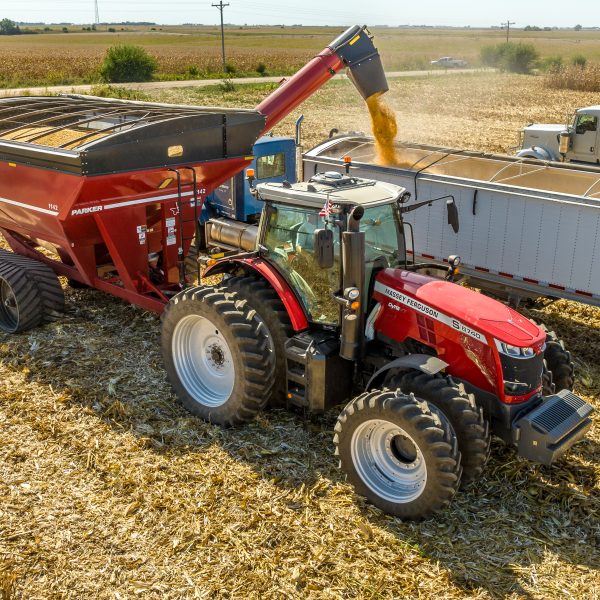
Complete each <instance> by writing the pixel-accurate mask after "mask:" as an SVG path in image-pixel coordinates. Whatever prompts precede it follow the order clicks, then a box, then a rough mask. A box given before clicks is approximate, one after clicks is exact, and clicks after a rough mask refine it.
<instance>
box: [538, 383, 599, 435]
mask: <svg viewBox="0 0 600 600" xmlns="http://www.w3.org/2000/svg"><path fill="white" fill-rule="evenodd" d="M562 394H564V395H562ZM562 394H561V396H554V397H553V398H552V400H550V401H549V402H546V403H545V404H543V405H542V407H541V410H539V412H538V414H536V415H535V417H534V418H533V419H532V420H531V424H532V426H533V427H534V428H535V429H536V430H537V431H539V432H540V433H549V432H550V431H552V430H554V429H556V428H557V427H558V426H559V425H561V426H562V428H564V429H566V430H567V431H568V430H569V429H570V426H571V422H572V423H573V424H575V423H577V422H578V421H579V420H580V419H581V418H582V417H587V416H588V415H589V413H590V412H591V410H590V406H589V404H587V402H584V401H583V400H582V399H581V398H578V397H577V396H576V395H575V394H573V393H572V392H567V391H563V392H562ZM536 412H537V411H536Z"/></svg>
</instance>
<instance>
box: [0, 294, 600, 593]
mask: <svg viewBox="0 0 600 600" xmlns="http://www.w3.org/2000/svg"><path fill="white" fill-rule="evenodd" d="M69 296H70V298H69V307H70V308H69V312H68V313H67V315H66V316H65V319H64V320H63V321H61V322H59V323H55V324H51V325H49V326H47V327H45V328H41V329H38V330H35V331H33V332H31V333H29V334H23V335H19V336H14V337H9V336H4V335H1V336H0V363H1V364H2V365H3V367H4V368H5V369H9V371H12V372H13V373H15V374H16V375H22V374H23V372H24V370H25V374H26V377H27V380H28V381H31V382H35V383H38V384H40V385H43V386H51V388H52V390H53V391H54V392H60V393H63V394H64V396H65V398H67V400H66V401H65V405H66V406H69V405H74V406H83V407H86V408H87V409H89V410H90V411H93V412H94V413H95V414H96V415H97V418H98V419H99V420H102V421H103V422H105V423H106V424H108V425H110V427H111V428H112V429H113V430H114V431H116V432H117V433H122V434H133V435H134V436H136V437H138V438H139V439H140V440H142V441H143V445H142V447H144V448H148V449H151V451H152V452H154V453H157V454H160V455H162V456H167V457H168V458H169V459H170V460H176V459H177V458H181V457H184V458H185V457H191V456H193V455H194V456H195V455H198V454H200V455H201V454H204V453H206V452H208V451H209V449H211V448H213V447H214V445H215V444H217V445H218V446H219V447H220V448H222V449H223V450H224V451H226V452H227V453H228V454H229V455H230V456H231V457H232V458H233V459H235V461H239V462H241V463H243V464H246V465H248V466H250V467H251V469H252V470H253V471H254V472H255V473H256V474H257V475H258V476H259V477H260V478H263V479H265V480H268V481H270V482H272V483H273V484H275V485H276V486H277V488H278V489H280V490H281V492H282V494H290V497H294V498H295V499H292V500H290V502H289V506H290V507H292V508H295V507H296V505H297V504H298V500H297V494H296V492H297V491H298V489H299V488H301V487H302V486H304V488H305V489H309V488H313V487H314V486H315V484H316V483H317V482H322V481H323V480H325V482H326V483H325V484H324V485H323V484H320V488H319V490H317V491H316V492H315V494H316V495H317V496H318V495H320V496H323V497H325V496H327V495H328V494H330V493H331V490H332V489H337V488H338V487H340V486H341V487H342V489H343V490H345V487H344V482H343V475H342V474H341V473H340V472H338V471H337V469H336V468H335V462H334V457H333V456H332V442H331V437H332V429H333V424H334V422H335V418H336V413H335V412H331V413H329V414H328V415H326V416H325V417H324V418H322V419H320V420H315V419H309V418H306V417H305V416H303V415H298V414H291V413H288V412H286V411H280V410H277V411H269V412H267V413H265V414H264V415H262V416H261V417H260V418H259V419H258V420H257V421H256V422H255V423H251V424H249V425H247V426H245V427H243V428H240V429H236V430H224V429H221V428H219V427H215V426H212V425H210V424H206V423H203V422H201V421H199V420H197V419H195V418H192V417H189V415H187V413H185V411H184V410H183V409H181V408H180V407H179V406H177V405H176V404H175V403H174V401H173V400H174V398H173V395H172V392H171V391H170V388H169V386H168V384H167V383H166V381H165V377H164V372H163V370H162V364H161V358H160V356H159V352H158V347H159V346H158V341H159V323H158V320H157V318H156V317H155V316H153V315H149V314H147V313H143V312H141V311H139V310H138V309H135V308H133V307H131V306H129V305H126V304H124V303H121V302H119V301H115V300H114V299H111V298H108V297H107V296H103V295H102V294H100V293H97V292H94V291H91V290H85V291H77V292H70V293H69ZM75 303H76V306H75ZM595 335H597V334H595ZM15 393H16V392H15ZM3 395H4V394H3ZM15 398H16V396H15ZM11 400H12V395H11V393H7V394H6V397H5V398H4V399H3V402H5V403H6V402H11ZM59 410H60V409H59ZM596 427H597V426H596ZM61 443H63V442H61ZM64 443H65V444H68V443H72V442H70V441H69V440H65V441H64ZM599 459H600V447H599V445H598V443H597V441H595V439H587V440H585V441H584V442H582V443H580V444H579V445H578V446H577V447H576V448H575V449H574V451H573V452H572V453H570V454H569V455H568V456H567V457H566V458H565V459H563V460H562V461H561V462H560V463H559V464H558V465H557V466H555V467H553V468H545V467H539V466H535V465H531V464H529V463H527V462H525V461H522V460H520V459H519V458H517V457H516V455H515V452H514V451H513V449H511V448H508V447H506V446H504V445H503V444H501V443H500V442H499V441H495V442H494V444H493V450H492V459H491V460H490V463H489V465H488V468H487V470H486V473H485V475H484V477H482V478H481V480H480V481H478V482H476V483H474V484H472V485H471V486H469V487H468V488H467V489H465V490H463V491H461V492H460V493H459V494H458V495H457V497H456V498H455V500H454V501H453V503H452V505H451V506H450V508H449V509H448V510H447V511H446V512H444V513H442V514H440V515H437V516H436V517H435V518H433V519H430V520H428V521H425V522H422V523H402V522H401V521H399V520H398V519H394V518H391V517H389V516H386V515H384V514H382V513H381V512H380V511H379V510H377V509H375V508H373V507H371V506H369V505H368V504H367V503H366V502H365V501H364V500H362V499H360V498H356V497H355V498H354V499H355V502H356V503H357V505H358V506H359V508H360V513H359V516H361V514H362V517H363V519H362V520H363V521H364V522H366V523H367V525H366V527H368V528H369V529H370V530H371V531H372V532H373V531H376V530H377V529H381V530H383V531H385V532H388V533H391V534H393V535H394V536H395V537H396V538H398V539H400V540H402V541H403V542H405V543H406V544H409V545H410V546H411V547H413V548H416V549H417V550H418V552H419V553H421V554H422V555H424V556H426V557H427V558H428V559H429V560H430V561H431V563H432V565H435V564H439V565H440V566H441V568H443V569H446V570H447V571H448V572H449V573H450V576H451V578H452V580H453V581H454V582H455V583H456V584H457V585H458V586H460V588H461V589H462V590H464V592H465V593H467V592H468V593H476V591H477V590H481V589H483V590H486V591H487V592H488V593H489V594H490V595H492V596H493V597H499V598H501V597H505V596H508V595H510V594H517V595H519V596H522V597H539V595H540V594H538V593H533V594H532V592H531V590H532V589H536V582H535V579H532V577H535V575H532V573H535V571H536V569H534V568H532V567H533V566H536V565H537V566H539V565H542V563H543V562H544V560H545V559H546V558H547V555H548V553H551V554H553V555H554V556H555V557H556V559H557V560H558V561H559V562H561V563H562V562H564V563H567V564H569V565H576V566H580V567H583V568H585V569H598V568H600V562H599V561H598V556H597V554H595V551H594V548H598V546H599V545H600V533H599V530H598V527H597V515H598V514H599V512H600V499H599V498H598V476H597V470H596V469H597V467H596V466H595V465H597V464H598V460H599ZM188 484H189V485H194V477H193V476H190V478H189V481H188ZM344 493H346V494H347V497H351V496H350V492H349V491H345V492H344ZM299 506H301V507H304V508H306V504H305V503H304V504H303V501H300V504H299ZM364 526H365V525H362V527H364ZM432 568H433V567H432ZM538 576H539V575H538ZM548 576H550V575H548ZM542 595H543V594H542Z"/></svg>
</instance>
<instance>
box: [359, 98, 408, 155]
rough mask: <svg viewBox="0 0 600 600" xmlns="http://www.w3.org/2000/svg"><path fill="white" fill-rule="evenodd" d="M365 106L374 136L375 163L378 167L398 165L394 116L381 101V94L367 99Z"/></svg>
mask: <svg viewBox="0 0 600 600" xmlns="http://www.w3.org/2000/svg"><path fill="white" fill-rule="evenodd" d="M367 106H368V107H369V113H370V114H371V128H372V130H373V135H374V136H375V149H376V151H377V156H376V159H375V160H376V162H377V164H379V165H384V166H388V167H390V166H395V165H398V164H400V158H399V156H398V153H397V150H396V145H395V143H394V142H395V139H396V135H397V134H398V124H397V123H396V114H395V113H394V111H393V110H392V108H391V107H390V106H389V105H388V104H387V102H385V100H383V98H382V93H378V94H373V95H372V96H369V97H368V98H367Z"/></svg>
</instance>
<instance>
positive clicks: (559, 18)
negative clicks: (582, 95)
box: [0, 0, 600, 27]
mask: <svg viewBox="0 0 600 600" xmlns="http://www.w3.org/2000/svg"><path fill="white" fill-rule="evenodd" d="M224 1H225V2H228V3H229V6H228V7H226V8H225V11H224V15H225V17H224V18H225V22H226V23H235V24H248V25H254V24H284V25H292V24H302V25H353V24H355V23H360V24H367V25H371V26H373V25H390V26H397V25H405V24H408V25H447V26H465V25H471V26H473V27H477V26H483V27H489V26H492V25H499V24H500V23H502V22H504V21H506V20H507V19H510V20H511V21H515V22H516V27H525V26H526V25H538V26H540V27H548V26H559V27H573V26H575V25H576V24H578V23H579V24H581V25H583V26H584V27H591V26H600V2H599V1H597V0H571V1H570V2H569V3H568V5H565V3H563V2H557V1H550V2H549V1H548V0H503V2H497V3H489V4H488V3H487V2H485V1H484V0H427V2H407V1H401V0H396V1H394V0H257V1H254V0H224ZM216 2H218V0H98V5H99V12H100V21H101V22H120V21H152V22H155V23H161V24H178V23H203V24H207V25H209V24H215V23H217V22H218V19H219V11H218V10H217V9H216V8H213V7H212V6H211V4H213V3H216ZM567 6H568V7H567ZM1 18H9V19H12V20H14V21H29V22H46V23H58V22H63V21H64V22H69V23H71V22H73V23H90V22H93V20H94V0H0V19H1Z"/></svg>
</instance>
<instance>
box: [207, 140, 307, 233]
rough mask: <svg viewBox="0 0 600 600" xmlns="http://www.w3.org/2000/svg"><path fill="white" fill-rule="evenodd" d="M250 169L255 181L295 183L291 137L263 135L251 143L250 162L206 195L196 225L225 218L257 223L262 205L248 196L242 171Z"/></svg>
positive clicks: (294, 160)
mask: <svg viewBox="0 0 600 600" xmlns="http://www.w3.org/2000/svg"><path fill="white" fill-rule="evenodd" d="M247 169H254V176H255V181H254V184H255V185H256V184H257V183H265V182H267V181H276V182H281V181H289V182H290V183H295V182H296V146H295V142H294V140H293V138H288V137H274V136H269V135H266V136H263V137H261V138H259V139H258V140H257V141H256V143H255V144H254V159H253V160H252V162H251V163H250V164H249V165H248V167H246V169H244V170H243V171H242V172H241V173H238V174H237V175H236V176H235V177H232V178H231V179H229V180H228V181H226V182H225V183H223V184H222V185H220V186H219V187H218V188H217V189H216V190H215V191H214V192H213V193H212V194H210V195H209V196H207V198H206V202H205V205H204V208H203V210H202V215H201V217H200V222H201V223H205V222H206V221H208V219H210V218H213V217H227V218H229V219H234V220H236V221H242V222H244V223H254V222H258V218H259V217H260V213H261V211H262V206H263V202H262V200H259V199H258V198H256V197H254V196H253V195H252V194H251V193H250V186H249V185H248V180H247V179H246V170H247Z"/></svg>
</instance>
